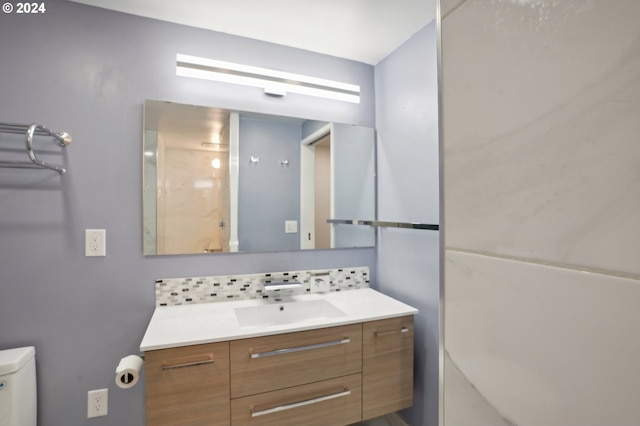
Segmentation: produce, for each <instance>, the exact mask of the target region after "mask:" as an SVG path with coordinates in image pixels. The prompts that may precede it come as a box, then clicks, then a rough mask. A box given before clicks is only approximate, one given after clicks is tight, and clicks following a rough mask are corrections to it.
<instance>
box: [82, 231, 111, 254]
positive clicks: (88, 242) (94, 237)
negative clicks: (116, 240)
mask: <svg viewBox="0 0 640 426" xmlns="http://www.w3.org/2000/svg"><path fill="white" fill-rule="evenodd" d="M84 255H85V256H87V257H88V256H106V255H107V231H106V230H104V229H85V230H84Z"/></svg>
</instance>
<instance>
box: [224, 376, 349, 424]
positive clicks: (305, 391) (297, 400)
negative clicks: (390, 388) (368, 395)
mask: <svg viewBox="0 0 640 426" xmlns="http://www.w3.org/2000/svg"><path fill="white" fill-rule="evenodd" d="M361 390H362V375H361V374H353V375H350V376H345V377H338V378H336V379H331V380H324V381H321V382H316V383H312V384H308V385H301V386H296V387H292V388H287V389H281V390H277V391H272V392H266V393H261V394H258V395H251V396H246V397H243V398H238V399H234V400H232V401H231V413H232V414H231V424H232V425H233V426H274V425H277V426H340V425H348V424H352V423H356V422H359V421H360V415H361V407H362V393H361Z"/></svg>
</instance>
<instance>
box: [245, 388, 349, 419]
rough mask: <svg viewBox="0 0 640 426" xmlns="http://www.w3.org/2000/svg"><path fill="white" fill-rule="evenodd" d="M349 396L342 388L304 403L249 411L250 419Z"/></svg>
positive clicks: (347, 391)
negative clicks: (340, 390)
mask: <svg viewBox="0 0 640 426" xmlns="http://www.w3.org/2000/svg"><path fill="white" fill-rule="evenodd" d="M348 395H351V391H350V390H349V388H344V390H343V391H342V392H338V393H332V394H331V395H325V396H320V397H318V398H312V399H305V400H304V401H299V402H293V403H291V404H285V405H281V406H279V407H273V408H268V409H266V410H261V411H253V410H251V417H258V416H264V415H265V414H271V413H277V412H278V411H285V410H291V409H292V408H298V407H304V406H305V405H310V404H315V403H318V402H322V401H328V400H330V399H335V398H341V397H343V396H348Z"/></svg>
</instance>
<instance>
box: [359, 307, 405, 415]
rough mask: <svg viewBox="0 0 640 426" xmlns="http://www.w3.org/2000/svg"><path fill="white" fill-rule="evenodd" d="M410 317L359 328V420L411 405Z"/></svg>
mask: <svg viewBox="0 0 640 426" xmlns="http://www.w3.org/2000/svg"><path fill="white" fill-rule="evenodd" d="M413 336H414V331H413V315H409V316H404V317H399V318H390V319H386V320H380V321H371V322H366V323H364V324H363V326H362V339H363V342H362V352H363V361H362V388H363V393H362V419H363V420H368V419H371V418H373V417H378V416H381V415H384V414H388V413H391V412H394V411H398V410H401V409H403V408H407V407H411V406H412V405H413Z"/></svg>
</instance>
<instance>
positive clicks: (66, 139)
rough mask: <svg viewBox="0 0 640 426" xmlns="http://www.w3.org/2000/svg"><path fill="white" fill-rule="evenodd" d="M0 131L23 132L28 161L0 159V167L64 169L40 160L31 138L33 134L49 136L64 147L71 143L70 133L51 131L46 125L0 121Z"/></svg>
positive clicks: (59, 171)
mask: <svg viewBox="0 0 640 426" xmlns="http://www.w3.org/2000/svg"><path fill="white" fill-rule="evenodd" d="M0 133H9V134H24V135H25V149H26V151H27V156H28V157H29V160H30V161H0V167H11V168H23V169H24V168H45V169H50V170H55V171H57V172H58V173H61V174H62V173H64V172H66V170H65V169H64V168H62V167H58V166H53V165H51V164H49V163H46V162H45V161H42V160H40V159H39V158H38V157H37V156H36V153H35V151H34V150H33V139H34V137H35V136H51V137H52V138H53V140H54V142H55V143H56V145H58V146H60V147H62V148H64V147H66V146H68V145H69V144H70V143H71V135H69V134H68V133H66V132H58V133H56V132H53V131H51V130H49V129H48V128H47V127H45V126H42V125H40V124H30V125H29V124H16V123H1V122H0Z"/></svg>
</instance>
